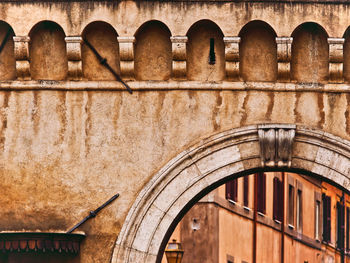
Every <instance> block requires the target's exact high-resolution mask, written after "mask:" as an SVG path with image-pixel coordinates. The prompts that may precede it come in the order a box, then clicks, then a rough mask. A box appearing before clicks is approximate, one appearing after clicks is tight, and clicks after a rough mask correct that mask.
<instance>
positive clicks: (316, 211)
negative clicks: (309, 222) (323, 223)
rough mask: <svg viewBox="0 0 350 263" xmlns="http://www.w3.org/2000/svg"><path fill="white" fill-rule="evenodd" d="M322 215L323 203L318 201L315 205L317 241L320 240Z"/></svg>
mask: <svg viewBox="0 0 350 263" xmlns="http://www.w3.org/2000/svg"><path fill="white" fill-rule="evenodd" d="M320 215H321V202H320V201H319V200H316V203H315V239H316V240H320Z"/></svg>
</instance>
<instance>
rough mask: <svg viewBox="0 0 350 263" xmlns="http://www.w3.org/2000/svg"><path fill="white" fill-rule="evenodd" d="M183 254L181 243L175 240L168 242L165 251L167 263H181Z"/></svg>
mask: <svg viewBox="0 0 350 263" xmlns="http://www.w3.org/2000/svg"><path fill="white" fill-rule="evenodd" d="M183 254H184V251H183V249H182V246H181V243H177V242H176V239H173V242H169V244H168V247H167V249H166V250H165V255H166V259H167V261H168V263H181V261H182V256H183Z"/></svg>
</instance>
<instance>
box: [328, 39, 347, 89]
mask: <svg viewBox="0 0 350 263" xmlns="http://www.w3.org/2000/svg"><path fill="white" fill-rule="evenodd" d="M344 42H345V39H344V38H328V45H329V82H333V83H341V82H343V81H344V78H343V60H344V58H343V49H344V48H343V47H344Z"/></svg>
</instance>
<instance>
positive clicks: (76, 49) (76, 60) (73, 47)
mask: <svg viewBox="0 0 350 263" xmlns="http://www.w3.org/2000/svg"><path fill="white" fill-rule="evenodd" d="M65 41H66V45H67V58H68V79H70V80H80V79H81V78H82V76H83V69H82V62H81V43H82V41H83V40H82V38H81V37H80V36H68V37H66V38H65Z"/></svg>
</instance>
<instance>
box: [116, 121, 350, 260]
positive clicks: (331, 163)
mask: <svg viewBox="0 0 350 263" xmlns="http://www.w3.org/2000/svg"><path fill="white" fill-rule="evenodd" d="M269 126H270V127H271V128H273V127H275V128H273V129H275V130H276V129H277V130H278V129H280V127H281V124H269ZM259 127H261V126H258V125H253V126H247V127H242V128H236V129H232V130H228V131H225V132H221V133H219V134H216V135H213V136H211V137H210V138H207V139H204V140H202V141H201V142H200V143H198V144H196V145H194V146H193V147H191V148H189V149H188V150H185V151H183V152H182V153H180V154H179V155H177V156H176V157H175V158H174V159H172V160H170V161H169V163H168V164H166V165H165V166H164V167H163V168H162V169H160V170H159V172H158V173H157V174H155V175H154V176H153V177H152V178H151V180H150V181H149V182H148V184H147V185H146V186H145V187H144V188H143V189H142V190H141V191H140V192H139V195H138V196H137V198H136V200H135V202H134V204H133V206H132V207H131V208H130V210H129V213H128V215H127V217H126V219H125V221H124V225H123V227H122V230H121V232H120V233H119V234H118V240H117V242H116V245H115V248H114V253H113V256H112V263H129V262H145V263H151V262H152V263H154V262H157V263H159V262H160V260H161V257H160V256H159V257H158V255H161V252H162V251H163V249H164V246H165V244H166V241H167V240H165V239H164V237H165V236H166V234H167V233H168V231H170V232H171V231H172V230H173V229H174V228H175V226H176V223H177V222H178V221H177V220H178V218H180V217H181V215H184V214H185V213H186V212H187V211H188V209H189V208H188V207H186V205H188V204H189V202H190V201H199V200H200V198H201V197H203V196H204V195H205V193H206V191H210V190H211V187H212V186H213V184H215V183H216V182H218V181H220V182H224V181H225V180H229V179H232V178H233V177H234V175H239V176H241V175H244V174H249V173H251V172H250V171H251V170H252V169H254V170H260V171H264V167H262V164H261V156H260V146H259V135H258V133H259V129H260V128H259ZM291 129H292V128H291ZM292 149H293V151H292V154H291V165H290V169H292V170H293V169H297V170H299V171H305V175H310V174H316V175H319V174H322V176H323V177H325V178H327V179H328V180H330V181H331V182H333V183H335V184H338V185H340V186H341V187H344V188H345V189H350V178H349V174H350V142H349V141H346V140H344V139H342V138H340V137H337V136H333V135H331V134H329V133H326V132H324V131H321V130H316V129H314V128H308V127H305V126H299V125H297V126H295V138H294V143H293V147H292ZM284 170H285V171H292V170H289V168H288V167H284ZM179 216H180V217H179Z"/></svg>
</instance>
